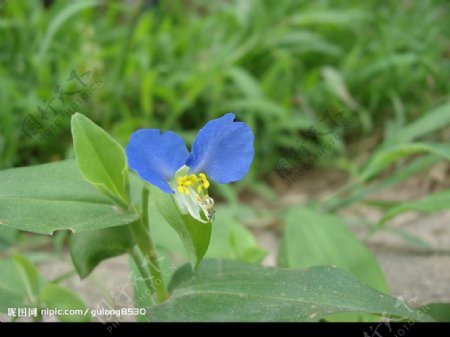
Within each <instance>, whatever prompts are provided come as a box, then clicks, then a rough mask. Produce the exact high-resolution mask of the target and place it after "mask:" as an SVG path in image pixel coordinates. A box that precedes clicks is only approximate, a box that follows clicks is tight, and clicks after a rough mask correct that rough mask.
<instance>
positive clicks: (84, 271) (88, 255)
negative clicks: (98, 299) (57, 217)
mask: <svg viewBox="0 0 450 337" xmlns="http://www.w3.org/2000/svg"><path fill="white" fill-rule="evenodd" d="M133 245H134V243H133V240H132V238H131V234H130V230H129V229H128V227H127V226H117V227H111V228H104V229H99V230H96V231H90V232H83V233H75V234H72V236H71V237H70V241H69V249H70V256H71V257H72V262H73V264H74V266H75V269H76V271H77V273H78V275H80V277H81V278H82V279H83V278H85V277H87V276H88V275H89V274H90V273H91V272H92V271H93V270H94V269H95V267H96V266H97V265H98V264H99V263H100V262H102V261H103V260H106V259H108V258H111V257H114V256H118V255H122V254H125V253H126V252H127V251H128V250H129V249H130V248H132V247H133Z"/></svg>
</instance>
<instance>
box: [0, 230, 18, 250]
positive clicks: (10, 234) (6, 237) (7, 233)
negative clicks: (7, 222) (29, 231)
mask: <svg viewBox="0 0 450 337" xmlns="http://www.w3.org/2000/svg"><path fill="white" fill-rule="evenodd" d="M18 234H19V231H17V230H15V229H12V228H9V227H5V226H0V251H1V250H3V249H6V248H8V247H10V246H12V245H13V244H14V243H15V241H16V239H17V236H18Z"/></svg>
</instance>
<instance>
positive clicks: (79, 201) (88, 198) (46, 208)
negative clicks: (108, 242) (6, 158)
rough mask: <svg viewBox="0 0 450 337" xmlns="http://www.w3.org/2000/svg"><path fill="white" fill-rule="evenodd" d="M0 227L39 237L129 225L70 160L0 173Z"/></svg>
mask: <svg viewBox="0 0 450 337" xmlns="http://www.w3.org/2000/svg"><path fill="white" fill-rule="evenodd" d="M0 185H1V189H0V225H5V226H8V227H12V228H16V229H20V230H24V231H29V232H33V233H39V234H53V232H54V231H56V230H70V231H72V232H82V231H90V230H95V229H100V228H107V227H113V226H120V225H126V224H129V223H131V222H133V221H135V220H137V219H139V214H137V213H134V212H131V211H123V210H122V209H120V208H119V207H117V206H116V205H115V204H114V203H113V202H112V201H111V200H110V199H109V198H107V197H105V196H103V195H102V194H101V193H99V192H98V191H97V190H96V189H95V188H94V187H92V186H91V185H89V184H88V183H87V182H86V181H85V180H83V178H82V177H81V176H80V173H79V171H78V168H77V164H76V162H75V161H73V160H68V161H63V162H57V163H52V164H44V165H37V166H31V167H23V168H15V169H10V170H5V171H1V172H0Z"/></svg>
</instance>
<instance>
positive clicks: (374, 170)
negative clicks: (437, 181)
mask: <svg viewBox="0 0 450 337" xmlns="http://www.w3.org/2000/svg"><path fill="white" fill-rule="evenodd" d="M418 153H432V154H436V155H438V156H440V157H442V158H443V159H446V160H450V147H449V146H448V145H445V144H428V143H411V144H398V145H394V146H390V147H388V148H383V149H382V150H380V151H378V152H377V153H375V155H373V156H372V158H371V159H370V161H369V162H368V164H367V165H366V167H365V168H364V170H363V171H362V172H361V174H360V177H359V179H360V180H361V181H367V180H369V179H371V178H373V177H374V176H376V175H377V174H378V173H380V172H381V171H382V170H384V169H385V168H387V167H388V166H389V165H391V164H393V163H395V162H396V161H397V160H400V159H403V158H405V157H407V156H411V155H413V154H418Z"/></svg>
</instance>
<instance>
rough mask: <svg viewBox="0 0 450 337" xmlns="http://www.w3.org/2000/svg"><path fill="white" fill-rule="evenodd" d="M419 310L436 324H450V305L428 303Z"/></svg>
mask: <svg viewBox="0 0 450 337" xmlns="http://www.w3.org/2000/svg"><path fill="white" fill-rule="evenodd" d="M419 310H420V311H422V312H424V313H426V314H427V315H428V316H430V317H432V318H434V319H435V320H436V321H438V322H450V303H430V304H427V305H424V306H422V307H420V308H419Z"/></svg>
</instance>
